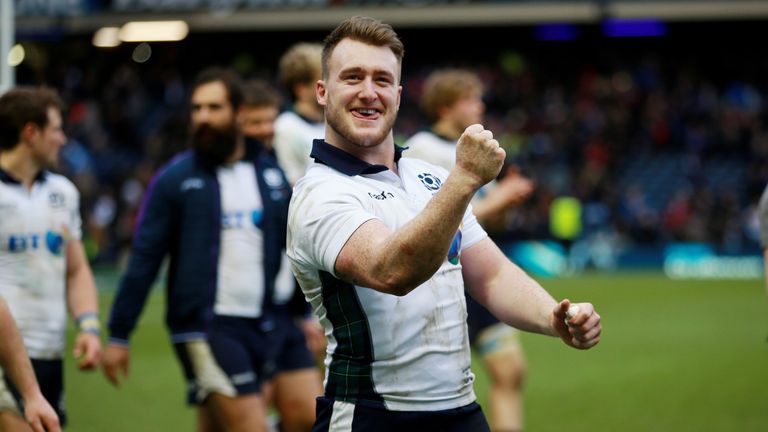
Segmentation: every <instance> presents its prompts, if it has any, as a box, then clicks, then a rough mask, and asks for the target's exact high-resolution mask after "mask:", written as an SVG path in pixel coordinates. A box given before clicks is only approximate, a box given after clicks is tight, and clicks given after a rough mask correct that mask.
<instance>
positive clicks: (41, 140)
mask: <svg viewBox="0 0 768 432" xmlns="http://www.w3.org/2000/svg"><path fill="white" fill-rule="evenodd" d="M65 143H66V137H65V136H64V132H63V130H62V116H61V102H60V101H59V98H58V96H57V95H56V93H55V92H54V91H52V90H50V89H44V88H29V87H19V88H16V89H13V90H10V91H9V92H7V93H6V94H4V95H3V96H2V97H0V295H2V296H3V297H4V298H5V300H6V301H7V302H8V305H9V307H10V310H11V313H12V314H13V317H14V319H15V321H16V325H17V326H18V327H19V330H20V332H21V335H22V337H23V339H24V345H25V346H26V349H27V352H28V353H29V356H30V359H31V361H32V365H33V367H34V369H35V374H36V376H37V379H38V381H39V382H40V387H41V389H42V392H43V395H44V396H45V397H46V399H47V400H48V401H49V402H50V404H51V405H52V406H53V407H55V408H56V409H57V413H58V415H59V418H60V419H61V423H62V425H63V424H65V423H66V412H65V411H64V401H63V397H64V388H63V384H64V383H63V366H62V364H63V358H64V350H65V347H64V344H65V331H66V327H67V309H69V313H70V314H71V315H72V317H73V318H74V319H75V322H76V323H77V325H78V327H79V330H80V332H79V334H78V335H77V337H76V339H75V346H74V349H73V353H74V356H75V357H76V358H77V359H78V367H79V368H80V369H86V370H90V369H94V368H95V367H97V366H98V365H99V363H100V361H101V341H100V339H99V332H100V325H99V320H98V300H97V293H96V285H95V283H94V280H93V274H92V272H91V268H90V265H89V264H88V261H87V259H86V256H85V252H84V249H83V244H82V242H81V235H82V234H81V220H80V202H79V199H80V197H79V193H78V191H77V189H75V186H74V185H73V184H72V182H70V181H69V180H67V179H66V178H65V177H63V176H61V175H58V174H55V173H52V172H50V171H48V169H49V168H51V167H53V166H55V165H56V163H57V162H58V155H59V150H60V149H61V147H62V146H64V144H65ZM21 412H23V409H22V406H21V403H20V398H19V392H18V391H16V389H15V388H14V387H13V386H12V384H11V383H9V382H8V381H4V380H0V429H2V430H11V431H15V430H25V429H24V428H25V425H24V421H23V419H22V418H21V417H19V416H17V415H16V414H18V413H21Z"/></svg>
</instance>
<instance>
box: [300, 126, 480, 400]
mask: <svg viewBox="0 0 768 432" xmlns="http://www.w3.org/2000/svg"><path fill="white" fill-rule="evenodd" d="M397 153H398V157H399V150H398V152H397ZM312 155H313V157H315V159H316V161H322V163H318V162H315V163H314V164H312V165H311V166H310V168H309V170H308V171H307V174H306V175H305V176H304V177H303V178H302V179H301V180H299V182H298V183H297V184H296V186H295V188H294V193H293V198H292V200H291V206H290V210H289V215H288V247H287V250H288V256H289V258H290V259H291V264H292V268H293V272H294V274H295V275H296V277H297V279H298V281H299V284H300V285H301V288H302V290H303V291H304V294H305V297H306V298H307V300H308V301H309V302H310V303H311V305H312V309H313V311H314V313H315V314H316V315H317V316H318V318H319V319H320V322H321V323H322V325H323V327H324V328H325V333H326V336H327V337H328V355H327V356H326V359H325V365H326V376H325V381H326V382H325V388H326V394H327V395H328V396H332V397H334V398H336V399H337V400H343V401H347V402H352V403H354V402H356V401H357V400H358V399H364V400H369V401H370V400H372V401H377V402H381V403H382V404H383V405H384V406H385V407H386V408H387V409H390V410H395V411H435V410H444V409H451V408H457V407H461V406H464V405H467V404H469V403H471V402H473V401H474V400H475V394H474V392H473V389H472V383H473V381H474V375H473V374H472V371H471V370H470V349H469V341H468V336H467V327H466V299H465V297H464V282H463V278H462V274H461V264H460V262H459V255H460V251H461V250H464V249H466V248H468V247H470V246H472V245H474V244H476V243H477V242H479V241H480V240H482V239H483V238H485V237H486V233H485V232H484V231H483V229H482V228H481V227H480V225H479V224H478V223H477V221H476V219H475V217H474V216H473V215H472V212H471V210H470V209H468V210H467V211H466V212H465V215H464V219H463V223H462V226H461V228H460V230H459V231H458V232H457V233H456V236H455V238H454V242H453V244H452V246H451V250H450V251H449V253H448V256H447V257H446V259H445V261H444V263H443V265H442V266H441V267H440V269H439V270H438V271H437V272H436V273H435V274H434V275H433V276H432V278H430V279H429V280H428V281H426V282H425V283H424V284H422V285H421V286H419V287H417V288H416V289H414V290H413V291H412V292H410V293H409V294H408V295H405V296H402V297H398V296H394V295H390V294H384V293H381V292H378V291H375V290H373V289H370V288H365V287H361V286H353V285H351V284H350V283H348V282H345V281H342V280H340V279H338V278H337V276H336V274H335V269H334V266H335V262H336V258H337V257H338V254H339V252H340V251H341V249H342V247H343V246H344V244H345V243H346V242H347V240H348V239H349V237H350V236H351V235H352V233H354V232H355V230H356V229H357V228H358V227H359V226H360V225H361V224H363V223H364V222H366V221H368V220H370V219H373V218H377V219H380V220H381V221H382V222H383V223H384V224H386V225H387V226H389V227H391V228H392V229H393V230H396V229H399V228H400V227H402V226H403V225H405V224H406V223H408V222H409V221H410V220H411V219H413V218H414V217H415V216H416V215H418V214H419V213H420V212H421V211H422V210H423V209H424V207H425V206H426V204H427V202H428V201H429V200H430V199H431V198H432V196H433V195H434V194H435V193H436V192H437V191H438V190H439V189H440V186H441V185H442V182H443V181H445V179H446V177H447V172H446V171H445V170H443V169H441V168H439V167H436V166H434V165H430V164H428V163H426V162H423V161H420V160H417V159H411V158H402V159H400V160H399V161H398V171H399V174H395V173H394V172H392V171H390V170H388V169H386V167H384V166H381V165H369V164H367V163H365V162H363V161H360V160H359V159H356V158H354V157H353V156H351V155H349V154H347V153H345V152H343V151H341V150H339V149H336V148H335V147H332V146H330V145H328V144H327V143H325V142H323V141H322V140H318V141H316V142H315V144H314V148H313V152H312Z"/></svg>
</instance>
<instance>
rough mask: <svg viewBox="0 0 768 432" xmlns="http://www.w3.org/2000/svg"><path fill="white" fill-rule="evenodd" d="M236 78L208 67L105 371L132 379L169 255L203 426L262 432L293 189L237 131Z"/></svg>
mask: <svg viewBox="0 0 768 432" xmlns="http://www.w3.org/2000/svg"><path fill="white" fill-rule="evenodd" d="M242 98H243V94H242V87H241V83H240V80H239V79H238V77H237V76H236V75H235V74H234V73H233V72H230V71H228V70H223V69H219V68H212V69H207V70H204V71H202V72H201V73H200V74H199V75H198V77H197V79H196V80H195V83H194V85H193V90H192V97H191V120H192V149H191V150H189V151H186V152H183V153H182V154H180V155H178V156H177V157H176V158H174V159H173V160H172V161H171V162H170V163H168V164H167V165H166V166H165V167H163V168H162V169H161V170H160V171H159V172H158V173H157V174H156V176H155V177H154V179H153V180H152V183H151V185H150V187H149V189H148V191H147V194H146V196H145V198H144V203H143V205H142V210H141V213H140V216H139V219H138V223H137V228H136V232H135V235H134V241H133V250H132V253H131V259H130V262H129V264H128V268H127V270H126V272H125V274H124V275H123V277H122V279H121V281H120V285H119V288H118V291H117V295H116V297H115V302H114V304H113V305H112V313H111V316H110V320H109V330H110V339H109V345H108V347H107V349H106V352H105V356H104V373H105V375H106V376H107V378H108V379H109V381H111V382H112V383H113V384H115V385H118V384H119V382H120V379H121V377H120V375H123V378H124V377H125V376H127V373H128V366H129V358H130V349H129V345H128V341H129V336H130V334H131V333H132V331H133V330H134V328H135V326H136V323H137V320H138V317H139V315H140V313H141V309H142V308H143V306H144V304H145V302H146V299H147V295H148V294H149V291H150V288H151V286H152V284H153V282H154V280H155V278H156V276H157V273H158V270H159V268H160V264H161V263H162V261H163V259H164V257H165V256H166V255H167V256H169V257H170V264H169V270H168V272H169V274H168V280H167V285H166V296H167V299H166V306H167V310H166V323H167V325H168V327H169V329H170V331H171V339H172V341H173V344H174V348H175V351H176V354H177V357H178V359H179V361H180V363H181V365H182V368H183V370H184V375H185V377H186V378H187V383H188V391H189V393H188V400H189V402H190V403H192V404H195V405H196V406H197V420H198V431H221V430H226V431H264V430H266V415H265V407H264V401H263V397H262V394H261V386H262V383H263V380H264V379H265V377H268V376H269V375H270V374H271V372H272V371H271V369H272V368H273V367H274V366H273V364H272V363H273V360H274V358H275V353H274V352H273V350H274V349H275V347H276V346H278V345H279V343H278V342H277V339H278V338H279V337H280V334H279V332H277V331H275V326H276V322H275V318H274V311H273V303H272V295H273V292H274V283H275V276H276V274H277V272H278V271H279V269H280V262H281V256H282V254H283V251H284V246H285V235H286V214H287V205H288V201H289V199H290V194H291V189H290V186H289V184H288V182H287V181H286V179H285V176H284V175H283V173H282V171H281V170H280V168H279V167H278V165H277V162H276V160H275V158H274V156H273V155H272V153H271V152H270V151H269V150H268V149H266V148H264V146H262V145H261V144H260V143H258V142H255V141H247V140H245V139H244V138H243V136H242V135H241V134H240V133H239V127H238V119H239V117H238V116H239V114H240V111H239V109H240V108H241V104H242Z"/></svg>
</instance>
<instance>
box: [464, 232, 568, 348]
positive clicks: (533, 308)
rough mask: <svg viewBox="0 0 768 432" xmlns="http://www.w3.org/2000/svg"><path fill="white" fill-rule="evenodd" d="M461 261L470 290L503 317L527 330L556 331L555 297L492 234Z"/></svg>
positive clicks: (539, 331)
mask: <svg viewBox="0 0 768 432" xmlns="http://www.w3.org/2000/svg"><path fill="white" fill-rule="evenodd" d="M461 263H462V267H463V275H464V282H465V284H466V287H467V289H468V290H469V292H470V294H471V295H472V296H473V297H474V298H475V299H476V300H477V301H478V302H480V303H481V304H482V305H483V306H485V307H486V308H487V309H488V310H489V311H490V312H491V313H492V314H493V315H494V316H496V317H497V318H498V319H499V320H501V321H503V322H505V323H507V324H509V325H511V326H514V327H516V328H519V329H521V330H525V331H530V332H535V333H541V334H547V335H555V334H556V333H555V329H554V328H553V327H552V310H553V309H554V307H555V305H556V304H557V303H556V302H555V300H554V299H553V298H552V296H551V295H550V294H549V293H548V292H547V291H545V290H544V288H542V287H541V285H539V283H538V282H536V281H535V280H533V279H532V278H531V277H530V276H528V275H527V274H526V273H525V272H524V271H523V270H522V269H521V268H520V267H518V266H517V265H515V264H514V263H512V262H511V261H509V259H507V257H506V256H504V254H503V252H501V250H499V248H498V247H497V246H496V245H495V244H494V243H493V241H491V240H490V239H489V238H486V239H484V240H483V241H481V242H480V243H478V244H477V245H475V246H472V247H471V248H470V249H469V250H467V251H465V252H464V253H462V259H461Z"/></svg>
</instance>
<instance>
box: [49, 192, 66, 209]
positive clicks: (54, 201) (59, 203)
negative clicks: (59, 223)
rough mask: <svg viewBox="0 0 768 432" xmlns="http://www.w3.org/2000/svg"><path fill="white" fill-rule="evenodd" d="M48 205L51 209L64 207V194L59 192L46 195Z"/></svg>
mask: <svg viewBox="0 0 768 432" xmlns="http://www.w3.org/2000/svg"><path fill="white" fill-rule="evenodd" d="M48 204H50V205H51V207H52V208H61V207H64V205H65V204H66V202H65V200H64V194H63V193H61V192H51V193H50V194H49V195H48Z"/></svg>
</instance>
